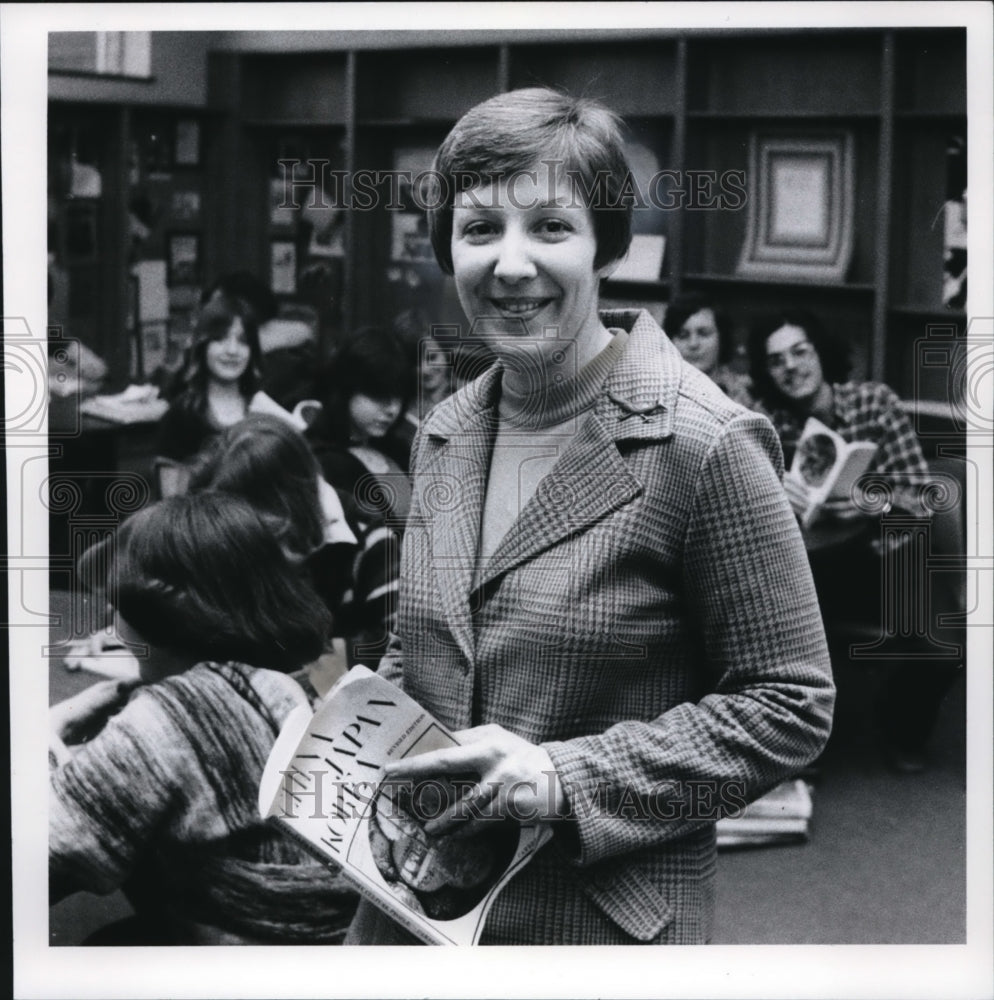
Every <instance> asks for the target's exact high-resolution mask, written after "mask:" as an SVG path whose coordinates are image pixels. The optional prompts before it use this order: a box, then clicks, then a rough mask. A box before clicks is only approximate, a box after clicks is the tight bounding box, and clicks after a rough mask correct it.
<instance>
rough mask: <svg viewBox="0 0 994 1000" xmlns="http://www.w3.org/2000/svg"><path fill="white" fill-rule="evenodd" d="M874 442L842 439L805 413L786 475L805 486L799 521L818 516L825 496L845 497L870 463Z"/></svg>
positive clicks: (809, 521) (803, 522)
mask: <svg viewBox="0 0 994 1000" xmlns="http://www.w3.org/2000/svg"><path fill="white" fill-rule="evenodd" d="M876 453H877V446H876V444H875V443H874V442H872V441H845V440H844V439H843V438H842V436H841V435H839V434H837V433H836V432H835V431H833V430H832V429H831V428H830V427H827V426H826V425H825V424H823V423H822V422H821V421H820V420H818V419H816V418H815V417H808V419H807V422H806V423H805V425H804V429H803V430H802V431H801V436H800V438H799V439H798V442H797V451H795V453H794V460H793V462H791V465H790V470H789V471H788V473H787V475H788V476H790V477H791V478H793V479H794V480H796V481H797V482H798V483H800V484H801V485H803V486H804V488H805V489H806V491H807V496H808V504H807V507H806V508H805V510H804V512H803V513H802V514H801V525H802V527H804V528H808V527H810V526H811V524H812V523H813V522H814V521H816V520H817V519H818V515H819V514H820V513H821V510H822V507H823V505H824V504H825V502H826V501H828V500H844V499H846V498H847V497H849V496H850V494H851V492H852V488H853V485H854V484H855V482H856V480H857V479H859V477H860V476H862V475H863V473H864V472H866V470H867V469H868V468H869V467H870V463H871V462H872V461H873V456H874V455H875V454H876Z"/></svg>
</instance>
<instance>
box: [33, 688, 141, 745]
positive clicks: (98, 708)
mask: <svg viewBox="0 0 994 1000" xmlns="http://www.w3.org/2000/svg"><path fill="white" fill-rule="evenodd" d="M139 683H141V682H140V681H139V680H138V679H137V678H135V679H134V680H124V681H117V680H108V681H98V682H97V683H96V684H91V685H90V687H88V688H86V689H85V690H84V691H81V692H80V693H79V694H77V695H73V697H72V698H67V699H66V700H65V701H60V702H59V703H58V704H56V705H53V706H52V707H51V708H50V709H49V710H48V724H49V730H50V731H51V733H52V734H53V735H54V736H56V737H57V738H58V739H59V740H61V741H62V742H63V743H65V744H67V745H70V746H71V745H72V744H74V743H83V742H85V741H86V740H87V739H89V738H90V737H91V736H94V735H95V734H96V733H98V732H100V730H101V729H103V727H104V726H105V725H106V724H107V720H108V719H109V718H110V717H111V716H112V715H115V714H116V713H117V712H119V711H120V710H121V709H122V708H124V706H125V705H126V704H127V701H128V698H129V697H130V696H131V692H132V691H133V690H134V689H135V688H136V687H137V686H138V684H139Z"/></svg>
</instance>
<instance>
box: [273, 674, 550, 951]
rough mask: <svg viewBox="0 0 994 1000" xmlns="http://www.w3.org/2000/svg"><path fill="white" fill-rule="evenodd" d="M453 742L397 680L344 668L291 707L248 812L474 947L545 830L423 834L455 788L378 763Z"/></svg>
mask: <svg viewBox="0 0 994 1000" xmlns="http://www.w3.org/2000/svg"><path fill="white" fill-rule="evenodd" d="M456 743H457V741H456V739H455V738H454V737H453V736H452V734H451V733H449V732H448V730H446V729H445V727H444V726H442V725H441V724H440V723H438V722H437V721H436V720H435V719H433V718H432V717H431V716H430V715H429V714H428V713H427V712H426V711H425V710H424V709H423V708H421V706H420V705H418V704H417V703H416V702H415V701H413V700H412V699H411V698H409V697H408V696H407V695H405V694H404V693H403V692H402V691H401V690H400V689H399V688H397V687H396V686H394V685H393V684H391V683H390V682H389V681H387V680H385V679H384V678H382V677H379V676H377V675H376V674H374V673H373V672H372V671H370V670H368V669H367V668H366V667H363V666H356V667H353V668H352V669H351V670H350V671H349V672H348V673H347V674H345V676H344V677H342V678H341V680H340V681H339V682H338V683H337V684H336V685H335V686H334V687H333V688H332V689H331V690H330V691H329V692H328V694H327V695H326V697H325V698H324V699H323V700H322V702H321V703H320V704H319V707H318V709H317V711H316V712H314V713H313V714H312V713H311V712H310V710H309V709H308V708H306V707H305V706H302V707H301V708H298V709H296V710H295V711H294V712H292V713H291V714H290V716H289V717H288V718H287V720H286V722H285V723H284V726H283V728H282V730H281V731H280V735H279V737H278V738H277V741H276V744H275V745H274V747H273V750H272V753H271V754H270V756H269V760H268V762H267V764H266V768H265V771H264V773H263V776H262V781H261V783H260V787H259V811H260V812H261V813H262V815H263V816H265V817H271V818H273V821H274V822H277V823H279V824H280V825H281V826H282V828H283V829H284V830H286V831H288V832H289V833H290V834H291V835H293V836H294V837H296V838H297V840H298V841H300V842H301V843H302V844H303V845H304V846H305V847H306V848H307V849H308V850H310V851H311V852H312V853H313V854H314V855H315V856H316V857H317V858H318V859H319V860H322V861H324V862H325V863H328V864H334V865H337V866H338V867H340V868H341V869H342V871H343V873H344V874H345V876H346V877H347V878H348V879H349V880H350V881H351V882H353V883H354V885H355V886H356V888H357V889H358V890H359V891H360V892H362V893H363V894H365V895H366V896H367V897H368V898H369V899H371V900H372V902H373V903H374V904H376V905H377V906H379V907H380V908H381V909H382V910H384V911H385V912H387V913H388V914H389V915H390V916H391V917H393V918H394V919H395V920H396V921H397V922H398V923H401V924H403V925H404V926H405V927H407V928H408V929H409V930H410V931H411V932H412V933H414V934H416V935H418V936H419V937H420V938H422V939H423V940H424V941H427V942H428V943H429V944H476V942H477V941H478V940H479V937H480V934H481V933H482V931H483V926H484V922H485V920H486V916H487V912H488V910H489V909H490V906H491V905H492V903H493V901H494V899H495V898H496V897H497V894H498V893H499V892H500V890H501V889H502V888H503V886H504V885H506V884H507V882H508V881H510V879H511V877H512V876H513V875H514V874H516V873H517V872H518V871H519V870H520V869H521V868H522V867H523V866H524V865H525V864H527V863H528V861H529V860H531V858H532V856H533V855H534V854H535V852H536V851H537V850H538V849H539V848H540V847H541V846H542V844H543V843H544V842H545V841H546V840H547V839H548V837H549V836H550V834H549V831H548V828H547V827H546V826H544V825H539V824H521V823H518V822H516V821H513V820H499V819H495V820H492V821H488V822H487V823H486V824H485V825H486V826H487V827H488V829H486V830H485V832H483V833H481V834H479V835H473V836H469V837H462V838H460V837H431V836H429V835H428V834H426V833H425V830H424V823H425V822H427V820H429V819H431V818H432V817H434V816H436V815H439V814H440V813H441V812H442V811H443V810H444V809H446V808H448V806H449V805H450V804H451V803H452V801H454V797H455V795H456V794H457V793H458V789H459V787H465V785H460V784H459V783H458V782H455V781H446V780H430V781H423V782H419V783H412V782H409V781H405V782H400V781H395V782H385V781H383V780H382V778H383V766H384V764H386V763H387V762H388V761H392V760H400V759H402V758H404V757H410V756H412V755H415V754H419V753H424V752H426V751H428V750H435V749H438V748H441V747H446V746H452V745H455V744H456ZM467 780H469V777H467Z"/></svg>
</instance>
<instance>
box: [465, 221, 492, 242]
mask: <svg viewBox="0 0 994 1000" xmlns="http://www.w3.org/2000/svg"><path fill="white" fill-rule="evenodd" d="M495 232H496V227H495V226H494V225H493V223H491V222H484V221H482V220H479V219H478V220H477V221H475V222H467V223H466V224H465V225H464V226H463V227H462V235H463V238H464V239H468V240H485V239H487V238H488V237H490V236H492V235H493V234H494V233H495Z"/></svg>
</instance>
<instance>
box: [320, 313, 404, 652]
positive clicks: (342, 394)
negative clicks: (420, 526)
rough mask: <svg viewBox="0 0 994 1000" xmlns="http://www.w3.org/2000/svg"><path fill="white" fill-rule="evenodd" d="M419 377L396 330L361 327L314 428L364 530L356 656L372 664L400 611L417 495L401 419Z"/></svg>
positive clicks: (335, 481) (327, 472)
mask: <svg viewBox="0 0 994 1000" xmlns="http://www.w3.org/2000/svg"><path fill="white" fill-rule="evenodd" d="M414 378H415V373H414V370H413V369H412V366H411V363H410V358H409V355H408V353H407V351H406V350H405V348H404V346H403V345H402V344H401V342H400V341H399V340H398V339H397V337H396V336H395V335H394V334H393V333H391V332H390V331H388V330H385V329H381V328H379V327H364V328H362V329H360V330H357V331H356V332H355V333H353V334H352V335H351V336H349V337H348V338H347V339H346V340H345V341H344V343H343V344H342V345H341V346H340V347H339V349H338V351H336V353H335V354H334V356H333V357H332V359H331V362H330V365H329V368H328V371H327V374H326V375H325V377H324V378H323V379H321V380H319V383H318V384H319V385H320V386H321V388H322V390H323V392H322V399H321V402H322V409H321V412H320V414H319V415H318V417H317V419H316V420H315V421H314V423H313V424H312V425H311V427H310V428H309V431H308V438H309V440H310V442H311V446H312V447H313V449H314V453H315V455H316V456H317V459H318V463H319V465H320V466H321V472H322V475H323V477H324V478H325V479H326V480H327V482H328V483H330V484H331V485H332V486H333V487H334V488H335V490H336V491H337V492H338V494H339V496H340V497H341V498H342V502H343V504H344V506H345V513H346V516H347V517H348V519H349V523H350V524H351V526H352V527H353V528H354V530H355V532H356V535H357V536H358V537H359V542H360V545H361V554H360V556H359V558H358V560H357V562H356V570H355V592H354V600H353V601H352V604H351V609H352V615H351V624H350V628H349V637H348V638H349V641H350V651H349V659H350V661H352V662H362V663H364V664H365V665H366V666H369V667H370V668H375V667H376V665H377V664H378V663H379V660H380V657H381V656H382V655H383V652H384V650H385V649H386V645H387V641H388V638H389V633H390V631H391V630H392V628H393V625H394V616H395V614H396V601H397V591H398V587H399V566H400V539H401V537H402V535H403V532H404V526H405V523H406V520H407V515H408V511H409V510H410V503H411V489H410V483H409V481H408V477H407V468H408V461H409V456H410V445H409V443H408V442H407V441H406V440H405V437H404V435H403V433H402V429H401V424H402V420H403V414H404V410H405V408H406V406H407V403H408V401H409V399H410V398H411V395H412V393H413V391H414Z"/></svg>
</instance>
